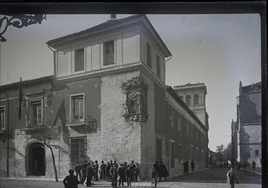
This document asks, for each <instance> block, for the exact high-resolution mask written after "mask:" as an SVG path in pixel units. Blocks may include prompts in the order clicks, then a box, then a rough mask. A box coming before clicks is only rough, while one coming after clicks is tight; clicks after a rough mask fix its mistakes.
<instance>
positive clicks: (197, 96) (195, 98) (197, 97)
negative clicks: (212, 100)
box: [194, 94, 200, 105]
mask: <svg viewBox="0 0 268 188" xmlns="http://www.w3.org/2000/svg"><path fill="white" fill-rule="evenodd" d="M199 102H200V101H199V95H198V94H195V95H194V105H199Z"/></svg>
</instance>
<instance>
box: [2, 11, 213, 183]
mask: <svg viewBox="0 0 268 188" xmlns="http://www.w3.org/2000/svg"><path fill="white" fill-rule="evenodd" d="M47 44H48V46H49V48H51V49H52V51H53V52H51V53H53V54H54V74H53V75H52V76H48V77H44V78H38V79H35V80H29V81H24V82H23V83H22V84H23V88H24V96H26V97H25V100H24V108H23V112H22V119H21V120H18V98H19V97H18V94H19V91H18V88H19V83H14V84H9V85H4V86H1V88H0V91H2V90H4V91H5V92H6V93H7V95H8V96H9V100H7V98H6V95H5V94H3V93H1V95H0V109H1V126H2V129H3V130H4V129H5V128H6V125H7V120H8V119H9V126H10V127H13V128H14V129H15V137H14V139H12V140H11V142H10V145H9V148H10V153H9V156H8V157H7V155H6V153H7V152H6V151H7V146H6V144H5V143H1V145H0V147H1V152H0V159H1V170H2V173H1V174H5V173H6V172H5V170H6V166H5V164H6V160H7V158H8V159H9V171H10V176H14V177H21V176H22V177H24V176H44V177H53V176H54V171H53V167H52V161H51V153H50V150H49V149H48V148H47V147H45V146H44V144H43V143H42V142H40V141H39V140H37V139H28V138H27V137H28V136H29V135H30V134H33V132H34V130H36V129H38V127H39V126H40V125H45V126H47V127H51V131H52V130H53V131H54V132H53V133H55V134H54V135H52V136H51V137H50V138H51V143H53V144H54V145H57V146H59V147H56V148H53V151H54V155H55V159H56V160H55V162H56V168H57V170H58V174H59V177H64V176H66V175H67V174H68V169H69V168H73V167H74V165H75V164H76V162H77V161H80V162H82V161H83V160H85V159H86V160H93V161H95V160H98V161H102V160H104V161H107V160H109V161H110V160H116V161H117V162H118V163H121V162H124V161H128V162H130V161H132V160H134V161H135V162H137V163H138V164H139V167H140V171H141V179H149V178H150V179H151V169H152V166H153V164H154V162H155V160H158V161H163V163H164V164H165V165H166V166H167V168H168V170H169V172H170V175H171V176H172V175H177V174H180V173H182V171H183V167H182V165H181V163H182V162H183V161H184V160H195V161H196V167H197V169H201V168H204V167H205V166H207V153H208V148H207V146H208V137H207V132H208V129H207V125H205V123H203V121H200V119H199V118H198V117H197V116H196V115H195V114H194V113H193V111H192V110H191V109H190V108H189V107H188V106H187V105H186V104H185V103H184V102H183V100H181V99H180V98H179V97H178V95H177V94H176V92H175V91H174V90H173V88H172V87H169V86H167V85H166V84H165V77H166V75H165V74H166V71H165V70H166V63H167V60H168V59H170V57H171V53H170V51H169V49H168V48H167V47H166V45H165V44H164V42H163V40H162V39H161V38H160V36H159V35H158V34H157V32H156V30H155V29H154V27H153V26H152V24H151V23H150V21H149V19H148V18H147V16H146V15H134V16H131V17H127V18H123V19H116V17H115V15H113V16H112V17H111V19H110V20H108V21H106V22H104V23H101V24H99V25H97V26H95V27H92V28H89V29H87V30H84V31H80V32H77V33H74V34H70V35H67V36H63V37H60V38H57V39H54V40H51V41H49V42H47ZM8 104H9V105H8ZM8 106H9V108H8ZM26 112H28V113H26ZM7 114H9V117H8V116H7ZM36 164H37V165H38V171H36V169H35V166H36Z"/></svg>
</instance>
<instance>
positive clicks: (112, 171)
mask: <svg viewBox="0 0 268 188" xmlns="http://www.w3.org/2000/svg"><path fill="white" fill-rule="evenodd" d="M110 175H111V178H112V187H113V188H117V175H118V171H117V165H116V164H115V163H114V164H113V166H112V167H111V169H110Z"/></svg>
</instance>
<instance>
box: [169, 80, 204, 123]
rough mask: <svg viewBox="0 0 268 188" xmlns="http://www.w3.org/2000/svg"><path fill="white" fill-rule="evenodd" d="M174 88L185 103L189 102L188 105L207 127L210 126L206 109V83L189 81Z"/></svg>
mask: <svg viewBox="0 0 268 188" xmlns="http://www.w3.org/2000/svg"><path fill="white" fill-rule="evenodd" d="M173 89H174V90H175V92H176V93H177V95H178V96H179V97H180V98H181V99H182V100H183V101H184V102H185V104H187V106H188V107H189V108H190V109H191V110H192V111H193V112H194V113H195V115H196V116H197V117H198V118H199V120H200V121H201V122H202V123H203V124H204V125H205V127H207V128H209V124H208V118H209V117H208V114H207V111H206V95H207V88H206V85H205V84H204V83H197V84H190V83H188V84H185V85H180V86H174V88H173Z"/></svg>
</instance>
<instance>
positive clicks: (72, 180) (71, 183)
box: [63, 169, 79, 188]
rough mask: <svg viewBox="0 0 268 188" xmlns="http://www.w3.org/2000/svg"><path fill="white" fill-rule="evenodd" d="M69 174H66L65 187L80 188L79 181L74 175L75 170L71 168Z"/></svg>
mask: <svg viewBox="0 0 268 188" xmlns="http://www.w3.org/2000/svg"><path fill="white" fill-rule="evenodd" d="M69 174H70V175H68V176H66V177H65V178H64V180H63V184H64V187H65V188H78V186H77V185H78V184H79V181H78V179H77V177H76V176H75V175H74V170H73V169H70V170H69Z"/></svg>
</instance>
